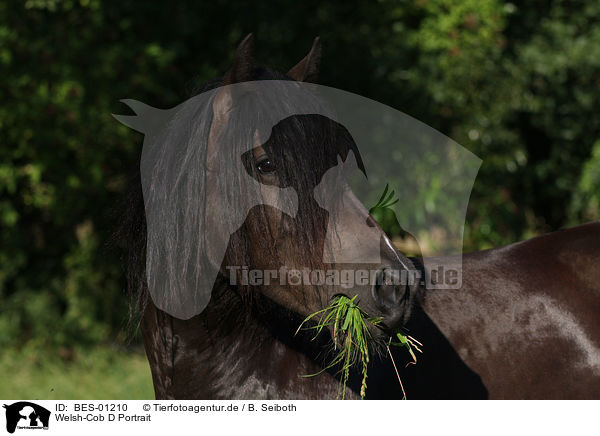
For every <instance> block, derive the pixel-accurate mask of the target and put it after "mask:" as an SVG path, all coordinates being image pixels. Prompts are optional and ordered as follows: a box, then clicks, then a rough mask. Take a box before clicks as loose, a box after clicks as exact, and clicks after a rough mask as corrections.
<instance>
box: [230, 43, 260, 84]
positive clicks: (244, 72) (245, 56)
mask: <svg viewBox="0 0 600 436" xmlns="http://www.w3.org/2000/svg"><path fill="white" fill-rule="evenodd" d="M253 69H254V35H253V34H252V33H249V34H248V35H247V36H246V37H245V38H244V40H243V41H242V42H240V45H239V46H238V48H237V50H236V51H235V57H234V58H233V65H232V66H231V68H230V70H229V71H228V72H227V74H226V75H225V80H223V85H231V84H232V83H238V82H247V81H249V80H251V79H252V70H253Z"/></svg>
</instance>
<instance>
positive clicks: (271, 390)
mask: <svg viewBox="0 0 600 436" xmlns="http://www.w3.org/2000/svg"><path fill="white" fill-rule="evenodd" d="M256 293H258V291H256ZM257 298H264V297H257ZM149 306H150V307H149V308H148V309H147V311H146V313H145V315H144V320H143V322H142V331H143V335H144V345H145V348H146V353H147V355H148V359H149V361H150V366H151V369H152V375H153V380H154V386H155V392H156V396H157V398H194V399H209V398H210V399H219V398H222V399H236V398H237V399H245V398H307V397H308V398H311V397H315V398H316V397H318V396H323V394H326V395H329V396H331V397H335V395H336V393H337V392H336V389H337V382H336V381H335V380H334V379H333V378H331V380H329V378H328V382H325V383H323V378H322V377H319V378H318V379H319V382H320V384H316V383H315V382H316V378H315V382H313V381H312V380H309V381H308V382H307V383H304V384H303V386H302V387H299V383H298V380H299V376H302V375H306V374H312V373H315V372H318V370H319V369H320V368H319V367H318V366H317V365H316V363H314V360H313V357H315V355H316V354H317V352H316V350H315V349H310V348H311V346H310V345H311V344H310V341H306V338H305V337H301V338H295V337H294V335H293V333H294V331H295V328H294V327H293V326H294V325H295V326H296V328H297V326H298V323H296V320H295V318H294V317H293V316H292V315H291V314H290V312H287V311H286V310H284V309H281V308H274V307H273V303H268V302H265V301H260V302H257V303H256V304H254V305H253V306H252V307H249V305H248V303H247V302H244V301H243V300H242V298H241V297H240V295H239V294H238V293H237V292H236V291H235V290H234V289H231V288H229V286H228V285H226V284H224V283H219V284H217V285H215V288H214V289H213V298H212V299H211V302H210V303H209V305H208V306H207V307H206V309H205V310H204V312H203V313H202V314H200V315H198V316H196V317H194V318H191V319H189V320H179V319H176V318H173V317H171V316H169V315H168V314H166V313H164V312H162V311H160V310H158V309H156V308H155V307H154V306H153V305H152V304H151V303H150V304H149ZM265 306H266V307H265ZM307 342H308V348H309V349H308V350H307ZM313 348H314V347H313ZM307 387H308V388H309V389H307ZM299 389H303V390H302V391H300V390H299Z"/></svg>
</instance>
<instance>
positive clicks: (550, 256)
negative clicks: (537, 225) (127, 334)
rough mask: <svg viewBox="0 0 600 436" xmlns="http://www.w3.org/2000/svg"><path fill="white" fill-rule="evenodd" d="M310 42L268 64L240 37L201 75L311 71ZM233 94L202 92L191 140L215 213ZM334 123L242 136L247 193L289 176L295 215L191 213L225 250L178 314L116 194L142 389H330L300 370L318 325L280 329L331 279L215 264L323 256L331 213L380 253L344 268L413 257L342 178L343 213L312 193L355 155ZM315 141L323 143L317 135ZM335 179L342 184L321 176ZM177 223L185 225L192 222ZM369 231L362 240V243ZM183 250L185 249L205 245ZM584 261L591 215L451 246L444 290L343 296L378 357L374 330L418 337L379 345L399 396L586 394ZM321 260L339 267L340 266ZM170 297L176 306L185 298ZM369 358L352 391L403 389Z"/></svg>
mask: <svg viewBox="0 0 600 436" xmlns="http://www.w3.org/2000/svg"><path fill="white" fill-rule="evenodd" d="M317 43H318V41H315V45H313V49H312V50H311V52H310V53H309V55H307V57H306V58H304V59H303V60H302V61H301V62H300V63H299V64H298V65H297V66H296V67H294V68H292V69H291V70H290V71H289V72H288V74H287V76H283V75H281V74H279V73H278V74H273V73H271V72H269V71H267V70H264V69H263V70H259V69H256V68H254V67H253V66H252V59H251V51H252V50H251V49H252V40H251V37H247V38H246V39H245V40H244V42H243V43H242V44H241V45H240V47H239V48H238V52H237V54H236V58H235V60H234V63H233V66H232V69H231V70H230V71H229V72H228V73H227V74H226V75H225V77H224V79H223V81H222V82H218V83H217V84H215V86H218V85H219V84H222V85H229V84H232V83H236V82H245V81H252V80H268V79H275V80H282V79H284V78H286V77H287V79H286V80H297V81H302V80H311V81H312V80H314V79H315V78H316V72H317V70H318V63H319V61H320V50H319V48H318V44H317ZM236 98H238V99H239V98H243V96H242V97H240V95H237V94H235V93H232V92H231V91H230V88H228V87H227V86H223V87H222V88H221V89H220V90H219V91H218V92H216V93H215V96H214V99H213V101H212V124H210V125H207V126H206V127H207V131H208V135H207V138H208V139H207V141H206V142H205V143H203V144H204V147H205V148H206V149H205V150H203V154H202V159H203V161H202V162H201V163H202V165H200V166H199V167H201V168H206V186H208V188H206V186H205V189H204V191H205V192H202V190H200V189H198V190H196V186H192V188H193V189H194V190H193V192H194V194H195V195H203V196H204V199H203V200H204V201H203V204H204V205H205V209H206V210H212V211H215V210H217V211H227V210H228V209H227V207H225V206H226V204H223V197H222V196H219V195H217V191H218V190H216V189H215V188H214V186H217V185H218V183H217V182H218V181H219V180H221V179H223V178H226V175H225V174H224V173H223V171H222V168H219V163H220V162H221V161H220V159H222V157H221V158H220V157H219V156H220V154H221V155H228V154H231V151H230V150H229V149H227V148H223V144H227V142H226V141H223V140H222V136H221V134H222V133H223V132H227V131H228V126H229V125H228V123H229V122H230V120H231V119H232V118H231V117H232V113H235V111H234V108H235V104H234V102H235V99H236ZM286 123H287V124H286ZM276 127H277V128H279V129H280V130H279V131H278V130H277V128H276ZM332 127H333V130H332ZM338 127H343V126H336V125H334V124H332V123H330V122H329V121H328V120H326V119H321V118H319V117H316V116H314V115H307V116H305V117H299V116H294V117H290V118H289V119H286V120H283V121H281V123H280V124H278V125H277V126H275V127H274V128H273V132H272V133H273V136H272V138H270V139H269V140H268V141H267V142H264V143H261V141H257V142H256V144H254V148H252V152H251V153H247V154H246V153H245V154H244V155H243V156H244V157H245V158H247V162H245V163H246V164H247V167H246V169H245V170H244V171H247V173H248V174H249V175H250V176H252V177H253V178H254V179H255V180H256V181H258V182H259V185H257V186H258V188H259V189H260V190H266V187H279V188H286V187H293V188H294V190H295V191H296V192H297V194H298V199H299V204H298V210H297V214H296V216H295V217H292V216H290V215H288V214H285V213H283V212H282V210H279V209H277V208H275V207H271V206H269V205H268V204H261V205H259V206H255V207H253V208H252V209H251V210H250V211H249V212H248V215H247V217H246V221H245V222H244V224H243V225H242V227H240V228H239V230H238V231H236V232H235V233H234V234H232V235H231V239H228V238H227V234H226V233H227V232H222V231H221V230H222V229H221V227H220V224H221V223H220V222H219V218H220V217H221V216H222V215H223V214H220V215H219V214H213V215H214V216H213V217H212V218H213V221H215V222H208V221H209V220H208V221H207V222H208V224H210V225H209V226H208V227H209V228H210V229H212V230H211V231H210V232H208V236H209V237H208V238H207V241H208V242H207V247H210V246H211V244H212V243H215V244H217V243H218V244H221V243H222V245H223V246H227V247H228V249H227V253H226V255H225V257H224V259H223V261H222V264H221V267H220V269H219V275H218V276H217V279H216V282H215V285H214V287H213V289H212V293H211V294H210V301H208V304H207V305H206V306H205V307H204V310H203V311H202V312H201V313H200V314H198V315H196V316H193V317H191V318H189V319H179V318H177V317H175V316H172V315H170V314H169V313H167V312H165V311H163V310H160V309H159V308H158V307H157V305H155V303H154V302H153V301H152V299H151V297H150V295H149V292H148V285H147V277H146V272H147V271H146V263H145V258H146V256H147V251H146V250H147V247H146V234H147V227H146V219H145V215H144V200H143V198H142V195H141V190H140V189H139V187H138V188H137V189H136V192H135V195H134V197H133V199H132V201H131V202H129V207H130V211H129V216H128V219H127V220H124V221H123V223H122V227H123V229H122V233H123V235H118V236H122V238H123V239H124V240H125V241H126V243H127V249H128V263H129V265H128V267H129V271H128V279H129V288H130V291H131V292H132V293H133V294H134V296H135V298H136V306H137V309H138V310H139V312H140V314H141V329H142V334H143V339H144V346H145V349H146V354H147V356H148V359H149V362H150V367H151V370H152V376H153V382H154V387H155V393H156V397H157V398H158V399H175V398H177V399H180V398H181V399H183V398H185V399H284V398H286V399H325V398H328V399H332V398H337V397H339V393H340V391H339V389H340V386H339V382H338V378H336V376H337V377H339V375H338V374H336V370H335V368H333V369H329V370H327V371H324V372H322V373H320V374H319V375H318V376H314V377H303V376H307V375H311V374H315V373H318V372H319V371H321V370H322V369H323V368H324V367H326V366H327V363H328V362H330V361H331V354H330V353H331V351H332V349H331V348H332V347H331V341H330V337H328V335H327V333H331V332H327V331H325V332H324V333H325V334H323V335H320V337H318V338H317V339H314V338H313V337H312V334H311V333H310V332H305V331H300V332H299V333H298V334H296V330H297V328H298V326H299V325H300V324H301V323H302V321H303V319H304V318H305V317H306V316H307V315H308V314H310V313H314V312H315V311H316V310H319V309H321V308H322V307H323V305H324V304H326V303H327V302H328V301H329V300H330V299H331V298H332V297H333V296H335V295H337V294H339V293H343V292H348V291H347V290H346V289H343V288H341V287H339V286H337V287H335V286H334V287H330V288H328V287H327V286H308V285H307V286H304V287H297V286H283V285H280V286H273V285H271V286H255V287H253V286H249V287H242V286H235V284H232V283H231V281H228V280H227V278H226V276H227V271H226V269H227V268H229V267H232V266H234V267H238V268H239V267H244V266H246V267H251V268H257V269H259V270H263V271H265V270H277V269H278V268H279V267H281V266H290V267H293V268H297V269H298V270H300V269H302V268H303V267H311V269H316V268H315V267H317V268H321V267H323V264H324V262H323V261H322V254H323V252H324V250H323V247H324V246H325V241H327V240H328V238H327V235H328V233H327V232H326V229H328V225H327V223H328V220H329V219H330V218H331V217H334V218H333V219H334V221H335V222H336V223H337V226H336V227H335V228H336V229H337V230H338V231H339V234H340V235H342V237H341V238H340V239H341V240H346V241H354V242H353V244H354V245H355V246H356V247H355V249H356V250H357V251H358V254H360V255H361V256H362V257H364V258H369V256H367V255H368V254H370V252H369V250H368V249H367V248H365V247H371V248H373V245H375V248H378V249H377V250H375V251H377V254H378V255H381V262H380V264H371V265H368V264H366V263H365V265H360V264H355V265H354V266H353V268H355V269H372V268H373V269H375V268H376V269H377V270H378V274H381V275H383V276H384V277H385V275H386V274H387V273H388V272H389V271H390V270H410V269H413V264H412V263H411V261H410V260H408V259H407V258H406V257H405V256H403V255H402V254H401V253H398V252H397V251H396V250H394V248H393V247H392V245H391V242H390V240H389V238H388V237H387V236H386V235H385V234H384V233H383V231H382V230H381V228H380V227H379V226H378V225H377V223H375V221H374V220H373V218H372V217H370V216H369V214H368V212H367V210H366V208H365V207H364V206H363V205H362V203H360V202H359V201H358V199H357V198H356V197H355V196H354V194H353V193H352V192H351V191H350V190H347V189H340V190H339V195H340V196H341V197H340V198H342V200H343V201H341V202H340V204H343V205H344V208H343V209H341V211H342V212H343V213H331V212H332V211H328V210H325V209H324V208H322V207H321V205H320V204H319V202H318V200H317V199H316V198H314V192H315V188H316V186H318V185H319V183H320V180H321V178H325V176H326V175H327V174H329V175H330V174H331V173H330V172H329V171H330V170H331V169H332V168H335V167H336V162H339V157H340V156H341V158H342V159H343V160H345V159H346V158H347V157H348V156H350V155H353V156H354V158H356V159H357V160H360V159H359V158H360V155H359V153H358V150H357V149H356V147H354V145H355V144H353V143H352V141H351V137H349V135H347V134H346V132H344V131H343V130H342V129H341V128H338ZM200 130H201V131H203V130H202V129H200ZM278 132H279V133H278ZM331 132H334V134H331ZM290 138H291V139H290ZM323 138H324V139H327V141H326V142H319V141H320V140H321V139H323ZM190 144H196V142H194V141H190ZM265 162H266V164H265ZM261 165H263V166H261ZM158 167H159V166H157V168H158ZM261 168H262V169H261ZM182 171H183V170H182ZM336 174H337V173H336ZM213 179H214V180H213ZM209 182H210V183H209ZM334 182H335V179H334ZM336 185H339V186H341V187H343V185H341V184H336V183H332V186H336ZM240 186H241V185H240ZM240 186H237V187H240ZM190 192H192V191H190ZM274 192H276V191H274ZM335 192H336V193H337V192H338V191H337V190H336V191H335ZM336 195H337V194H336ZM180 206H182V207H184V208H185V207H186V205H185V204H184V205H180ZM244 216H245V215H244ZM365 217H367V218H366V219H365ZM190 222H191V223H192V224H193V225H194V226H195V227H193V230H194V232H195V231H197V229H198V227H197V222H196V221H195V220H191V221H190ZM207 222H204V223H203V224H205V225H206V224H207ZM190 234H193V232H192V233H190ZM347 235H351V236H352V237H351V238H347V237H346V236H347ZM367 239H368V240H367ZM228 241H229V242H228ZM373 241H375V242H376V243H375V244H368V243H367V242H373ZM218 244H217V245H218ZM377 246H378V247H377ZM176 248H177V250H175V251H174V252H177V251H178V247H176ZM188 248H189V247H188ZM193 248H194V252H196V251H197V252H198V253H199V255H200V257H202V255H203V254H204V253H202V251H203V250H206V249H207V248H206V247H205V248H204V249H202V248H199V249H197V250H196V247H193ZM351 248H354V247H351ZM359 257H360V256H359ZM157 260H158V263H161V262H162V261H163V259H161V258H157ZM599 260H600V222H595V223H591V224H587V225H583V226H580V227H576V228H572V229H569V230H565V231H561V232H556V233H552V234H549V235H546V236H543V237H539V238H535V239H532V240H530V241H525V242H521V243H517V244H513V245H509V246H506V247H503V248H498V249H493V250H488V251H483V252H477V253H470V254H465V255H463V256H462V287H461V288H460V289H455V290H425V289H423V288H421V289H420V290H418V291H417V289H416V285H410V286H404V285H403V286H397V285H390V284H383V285H378V286H374V287H371V286H362V287H359V286H355V288H354V289H352V292H353V293H354V294H355V295H357V297H358V298H359V301H360V304H361V308H363V307H364V308H365V311H366V312H367V313H368V314H369V315H370V316H378V317H381V320H382V324H381V325H382V326H383V327H385V329H384V328H382V329H381V330H376V329H373V330H374V332H373V333H374V336H376V335H377V334H380V333H381V331H384V333H385V334H384V335H380V336H378V337H377V338H376V339H377V340H379V343H378V344H379V345H380V347H379V348H378V351H379V352H380V354H381V352H384V353H385V352H386V351H387V350H386V349H385V347H381V342H382V340H383V339H382V338H383V337H384V336H385V338H389V333H390V332H391V331H392V330H393V329H394V328H397V327H400V326H405V327H406V328H407V329H408V330H409V331H410V334H411V335H413V336H414V337H416V338H417V339H419V340H421V341H422V342H423V343H424V344H425V348H424V354H422V355H419V361H418V363H417V364H416V365H410V366H409V367H404V365H403V363H404V362H406V358H407V354H406V351H405V350H404V349H395V350H393V351H392V352H391V354H392V355H393V356H394V360H395V361H396V362H397V363H398V365H397V366H398V367H399V368H398V369H399V372H400V376H401V378H402V381H403V383H404V387H405V388H406V392H407V393H408V397H409V398H598V397H600V324H599V322H598V314H600V262H598V261H599ZM447 261H448V264H449V265H450V264H453V263H454V264H455V263H456V262H455V261H454V260H453V259H451V258H448V259H447ZM436 264H437V265H444V260H443V259H442V260H441V261H440V259H437V260H436ZM329 266H332V267H333V268H337V269H342V268H344V265H343V264H342V263H341V262H340V264H338V265H335V264H330V265H329ZM217 267H218V265H217ZM172 272H173V277H176V276H177V275H178V274H179V271H178V270H176V269H173V271H172ZM173 283H177V281H174V282H173ZM174 295H178V294H176V293H175V294H174ZM175 302H176V303H178V304H179V303H181V305H183V306H185V301H183V302H181V301H175ZM183 309H185V307H184V308H183ZM183 313H185V314H187V313H188V311H185V310H184V311H183ZM194 313H198V312H194ZM375 342H376V341H375ZM328 353H329V354H328ZM378 357H386V355H385V354H384V355H383V356H381V355H380V356H373V359H372V361H371V362H370V363H369V372H368V373H369V378H368V381H367V383H368V390H367V398H374V399H383V398H391V399H394V398H395V399H400V398H402V397H403V396H404V390H403V388H402V387H401V385H400V384H399V383H398V380H397V378H396V371H395V367H394V363H393V361H392V360H391V359H387V358H378ZM356 375H358V377H356ZM360 383H361V377H360V373H357V374H355V376H354V377H351V378H350V381H349V383H348V385H347V387H346V388H345V389H346V391H345V397H346V398H360V394H359V392H360Z"/></svg>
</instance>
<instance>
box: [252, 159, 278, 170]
mask: <svg viewBox="0 0 600 436" xmlns="http://www.w3.org/2000/svg"><path fill="white" fill-rule="evenodd" d="M256 168H258V171H259V172H260V173H262V174H269V173H272V172H273V171H275V164H274V163H273V162H271V160H270V159H269V158H268V157H267V158H265V159H262V160H261V161H259V162H258V163H257V164H256Z"/></svg>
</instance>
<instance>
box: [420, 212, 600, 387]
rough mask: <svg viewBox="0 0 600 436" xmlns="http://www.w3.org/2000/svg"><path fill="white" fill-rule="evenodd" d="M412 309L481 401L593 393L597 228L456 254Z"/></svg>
mask: <svg viewBox="0 0 600 436" xmlns="http://www.w3.org/2000/svg"><path fill="white" fill-rule="evenodd" d="M420 304H421V306H422V307H423V309H424V311H425V313H426V314H427V315H428V316H429V317H430V318H431V320H432V321H433V322H434V323H435V324H436V326H437V327H438V328H439V329H440V331H441V333H442V334H443V335H444V336H445V337H446V338H447V339H448V341H449V343H450V344H451V345H452V347H453V349H454V350H456V352H457V353H458V355H459V356H460V358H461V359H462V360H463V361H464V362H465V364H466V365H467V366H468V367H469V368H471V369H472V370H473V371H474V372H475V373H477V374H478V375H479V376H480V377H481V381H482V383H483V385H484V386H485V388H486V390H487V394H488V396H489V398H495V399H498V398H510V399H525V398H563V399H564V398H598V397H600V318H599V316H600V222H593V223H589V224H585V225H581V226H578V227H574V228H571V229H567V230H562V231H558V232H554V233H550V234H547V235H544V236H541V237H538V238H534V239H531V240H528V241H524V242H518V243H515V244H511V245H508V246H506V247H502V248H496V249H491V250H487V251H482V252H475V253H469V254H465V255H463V284H462V288H461V289H458V290H445V291H442V290H434V291H425V292H424V293H423V294H422V295H421V297H420ZM412 328H413V331H414V335H416V336H418V335H419V332H418V328H419V327H418V325H415V326H413V327H412ZM427 349H431V347H427ZM448 375H449V376H452V374H448ZM455 395H457V396H458V397H462V396H463V395H461V394H460V392H455Z"/></svg>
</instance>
